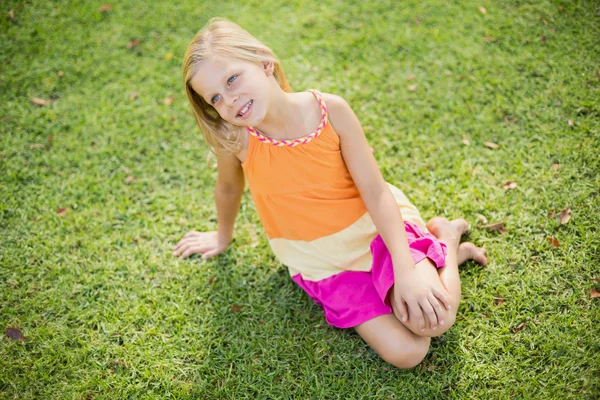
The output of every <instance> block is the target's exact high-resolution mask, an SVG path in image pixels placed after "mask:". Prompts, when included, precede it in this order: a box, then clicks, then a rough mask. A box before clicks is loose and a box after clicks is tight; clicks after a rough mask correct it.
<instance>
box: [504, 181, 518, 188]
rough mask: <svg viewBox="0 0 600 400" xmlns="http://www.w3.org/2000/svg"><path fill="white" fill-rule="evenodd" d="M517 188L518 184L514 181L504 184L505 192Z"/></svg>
mask: <svg viewBox="0 0 600 400" xmlns="http://www.w3.org/2000/svg"><path fill="white" fill-rule="evenodd" d="M516 187H517V182H514V181H508V182H505V183H504V186H503V188H504V190H509V189H514V188H516Z"/></svg>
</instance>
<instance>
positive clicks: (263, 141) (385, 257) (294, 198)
mask: <svg viewBox="0 0 600 400" xmlns="http://www.w3.org/2000/svg"><path fill="white" fill-rule="evenodd" d="M183 76H184V83H185V89H186V92H187V96H188V98H189V101H190V103H191V105H192V108H193V111H194V115H195V117H196V120H197V122H198V125H199V126H200V129H201V131H202V133H203V135H204V138H205V140H206V141H207V142H208V144H209V146H210V147H211V148H212V150H214V151H215V153H216V154H217V161H218V178H217V183H216V190H215V197H216V203H217V214H218V230H217V231H216V232H189V233H188V234H186V235H185V236H184V238H183V239H181V241H179V243H177V245H176V247H175V251H174V253H173V254H174V255H176V256H181V257H183V258H186V257H188V256H190V255H192V254H202V258H203V259H208V258H211V257H214V256H216V255H217V254H219V253H222V252H223V251H225V249H227V247H228V245H229V244H230V242H231V240H232V237H233V227H234V223H235V218H236V215H237V212H238V210H239V207H240V202H241V198H242V192H243V190H244V183H245V179H244V175H245V177H246V178H247V179H248V183H249V185H250V191H251V193H252V197H253V199H254V202H255V204H256V209H257V211H258V214H259V217H260V220H261V223H262V225H263V227H264V229H265V232H266V235H267V237H268V240H269V244H270V245H271V248H272V249H273V252H274V253H275V255H276V256H277V258H278V259H279V260H280V261H281V262H282V263H283V264H285V265H286V266H287V267H288V269H289V272H290V275H291V277H292V279H293V280H294V282H296V283H297V284H298V285H299V286H300V287H301V288H302V289H303V290H304V291H306V292H307V293H308V295H309V296H310V297H311V298H312V299H313V300H314V301H315V302H316V303H317V304H319V305H320V306H322V307H323V310H324V313H325V318H326V320H327V322H328V323H329V324H330V325H332V326H335V327H338V328H350V327H352V328H354V329H355V330H356V332H358V334H359V335H360V336H361V337H362V338H363V339H364V340H365V341H366V342H367V343H368V345H369V346H371V347H372V348H373V349H374V350H375V351H376V352H377V353H378V354H379V355H380V356H381V357H382V358H383V359H384V360H385V361H387V362H389V363H391V364H393V365H395V366H397V367H399V368H411V367H413V366H415V365H417V364H419V363H420V362H421V361H422V360H423V358H424V357H425V355H426V354H427V351H428V348H429V342H430V337H431V336H439V335H441V334H442V333H444V332H445V331H446V330H448V329H449V328H450V327H451V326H452V325H453V323H454V320H455V318H456V311H457V310H458V305H459V301H460V292H461V289H460V279H459V276H458V265H459V264H462V263H463V262H465V261H467V260H470V259H474V260H476V261H477V262H479V263H481V264H484V265H485V264H486V262H487V261H486V258H485V255H484V253H485V250H484V249H482V248H478V247H476V246H475V245H473V244H472V243H462V244H460V238H461V235H463V234H464V233H465V232H466V231H467V227H468V226H467V222H466V221H465V220H464V219H456V220H453V221H448V220H446V219H444V218H439V217H437V218H434V219H432V220H430V221H429V222H428V223H427V224H425V223H424V221H423V220H422V219H421V216H420V215H419V212H418V210H417V209H416V208H415V206H413V205H412V204H411V203H410V202H409V201H408V199H407V198H406V197H405V196H404V194H403V193H402V192H401V191H400V190H399V189H397V188H396V187H394V186H392V185H390V184H387V183H386V182H385V181H384V180H383V178H382V176H381V173H380V172H379V169H378V167H377V165H376V162H375V158H374V157H373V154H372V152H371V150H370V148H369V146H368V144H367V141H366V139H365V136H364V134H363V130H362V128H361V125H360V122H359V121H358V119H357V117H356V115H354V112H353V111H352V109H351V108H350V106H349V105H348V104H347V103H346V102H345V101H344V100H343V99H342V98H340V97H338V96H335V95H332V94H326V93H319V92H317V91H316V90H309V91H307V92H298V93H293V92H292V90H291V88H290V86H289V84H288V82H287V80H286V77H285V75H284V73H283V70H282V68H281V66H280V64H279V61H278V60H277V58H276V57H275V55H274V54H273V51H271V49H269V48H268V47H266V46H265V45H264V44H262V43H261V42H259V41H258V40H257V39H255V38H254V37H253V36H251V35H250V34H249V33H248V32H246V31H245V30H243V29H242V28H240V27H239V26H237V25H236V24H234V23H231V22H228V21H225V20H221V19H213V20H211V21H210V22H209V24H208V25H207V26H206V27H205V28H204V29H203V30H202V31H200V32H199V33H198V34H197V35H196V37H195V38H194V39H193V40H192V42H191V43H190V45H189V47H188V49H187V51H186V54H185V58H184V62H183Z"/></svg>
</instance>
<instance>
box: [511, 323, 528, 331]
mask: <svg viewBox="0 0 600 400" xmlns="http://www.w3.org/2000/svg"><path fill="white" fill-rule="evenodd" d="M526 326H527V324H526V323H525V322H521V323H520V324H519V325H518V326H517V327H515V328H513V332H515V333H516V332H521V331H522V330H523V329H525V327H526Z"/></svg>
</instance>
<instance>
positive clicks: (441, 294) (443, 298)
mask: <svg viewBox="0 0 600 400" xmlns="http://www.w3.org/2000/svg"><path fill="white" fill-rule="evenodd" d="M433 294H434V295H435V297H437V299H438V300H439V301H440V302H441V303H442V305H443V306H444V307H445V308H446V310H449V309H450V300H448V296H449V295H450V294H449V293H447V292H445V291H441V290H437V289H433Z"/></svg>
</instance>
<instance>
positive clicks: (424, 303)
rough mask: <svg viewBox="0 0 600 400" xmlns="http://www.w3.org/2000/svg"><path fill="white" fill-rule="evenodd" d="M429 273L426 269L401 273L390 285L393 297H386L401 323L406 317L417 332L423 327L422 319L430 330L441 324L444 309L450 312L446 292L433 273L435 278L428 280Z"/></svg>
mask: <svg viewBox="0 0 600 400" xmlns="http://www.w3.org/2000/svg"><path fill="white" fill-rule="evenodd" d="M423 267H425V268H423ZM431 272H432V271H429V270H428V268H427V267H426V266H419V267H414V268H412V269H410V270H408V271H406V272H403V273H402V278H401V279H399V280H397V281H396V282H395V284H394V291H393V296H390V302H391V303H392V309H393V310H394V315H396V317H397V318H398V319H399V320H400V321H402V322H407V321H408V320H409V318H410V319H411V320H412V321H413V324H415V325H416V326H417V327H418V329H419V330H420V331H421V332H423V331H425V328H426V320H425V319H427V320H428V321H429V327H430V328H431V329H432V330H433V329H435V327H437V326H438V325H443V324H444V321H443V318H444V316H445V315H446V311H445V310H444V308H445V309H447V310H449V309H450V303H449V301H448V296H449V293H448V292H447V291H446V289H445V288H444V287H443V286H442V283H441V282H440V280H439V279H438V278H437V271H435V269H434V270H433V272H434V273H435V279H431V278H432V277H431V276H430V275H431ZM413 326H414V325H413Z"/></svg>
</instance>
